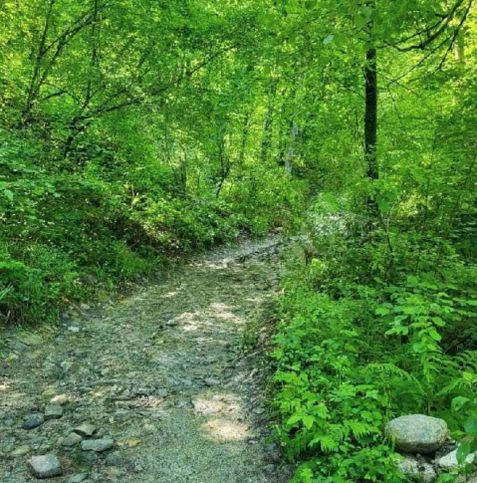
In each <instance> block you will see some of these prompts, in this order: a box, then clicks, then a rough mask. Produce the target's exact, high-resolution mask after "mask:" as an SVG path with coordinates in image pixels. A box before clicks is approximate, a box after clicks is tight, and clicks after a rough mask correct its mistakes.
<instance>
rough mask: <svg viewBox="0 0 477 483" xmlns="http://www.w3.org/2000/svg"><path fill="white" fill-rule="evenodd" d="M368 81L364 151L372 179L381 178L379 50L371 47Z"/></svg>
mask: <svg viewBox="0 0 477 483" xmlns="http://www.w3.org/2000/svg"><path fill="white" fill-rule="evenodd" d="M364 77H365V83H366V92H365V99H366V101H365V102H366V106H365V107H366V109H365V122H364V153H365V159H366V163H367V175H368V177H369V178H370V179H372V180H376V179H378V178H379V167H378V157H377V139H378V72H377V52H376V48H374V47H371V48H369V49H368V51H367V52H366V66H365V69H364Z"/></svg>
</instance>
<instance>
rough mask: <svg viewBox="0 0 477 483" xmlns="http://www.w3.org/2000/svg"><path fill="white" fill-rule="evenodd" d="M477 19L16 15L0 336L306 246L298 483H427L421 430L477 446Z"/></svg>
mask: <svg viewBox="0 0 477 483" xmlns="http://www.w3.org/2000/svg"><path fill="white" fill-rule="evenodd" d="M139 3H140V5H139ZM474 3H475V2H474V1H473V0H399V1H396V0H394V1H392V0H379V1H378V0H365V1H363V2H356V1H352V0H307V1H304V0H303V1H302V0H281V1H273V0H264V1H257V0H245V1H241V2H235V1H219V0H187V1H185V0H180V1H179V0H168V1H156V0H143V1H141V2H133V1H132V0H118V1H114V2H108V1H106V0H79V1H78V0H76V1H72V0H47V1H43V0H42V1H40V0H32V1H30V2H20V3H19V2H16V1H14V0H5V1H4V2H3V6H2V10H1V12H0V25H1V29H0V84H1V86H2V89H1V91H0V217H1V224H0V321H1V322H2V323H26V322H41V321H47V320H50V321H51V320H55V319H56V318H57V316H58V313H59V311H60V310H61V307H63V306H65V304H67V303H71V302H74V301H78V300H81V299H84V298H86V297H93V296H96V295H100V294H101V293H105V292H108V291H111V290H112V289H113V288H114V287H115V286H117V285H118V284H120V283H122V282H124V281H126V280H131V279H135V278H137V277H140V276H144V275H149V274H152V273H153V272H154V271H155V270H157V269H158V268H160V266H161V263H163V261H164V260H165V259H166V257H168V256H170V255H174V256H180V255H182V254H184V253H185V252H187V251H191V250H194V249H200V248H203V247H207V246H210V245H212V244H214V243H220V242H223V241H226V240H231V239H234V238H235V237H237V235H239V234H241V233H247V234H251V235H263V234H265V233H267V232H269V231H270V230H271V229H273V228H277V227H285V228H286V229H289V230H290V231H294V230H296V228H297V227H299V226H303V227H305V228H304V232H305V238H306V240H307V241H306V242H304V244H305V245H306V246H305V248H304V256H294V257H290V260H289V262H288V263H289V265H291V270H290V274H289V276H288V278H287V280H285V281H284V295H283V297H282V298H281V300H280V301H279V309H278V315H279V319H280V321H279V323H278V325H277V329H276V331H277V333H276V336H275V339H274V341H275V344H274V352H273V359H274V363H275V366H276V373H275V376H274V383H275V389H276V391H275V400H274V402H273V403H274V407H275V408H276V412H277V436H278V438H279V439H280V441H281V443H282V445H283V448H284V452H285V454H286V455H287V457H288V458H289V460H291V461H293V462H297V463H298V469H297V471H296V473H295V476H294V481H296V482H315V481H333V482H341V481H343V482H346V481H351V482H358V481H389V482H394V481H396V482H398V481H404V477H403V476H402V475H400V474H399V473H398V472H397V470H396V461H397V458H398V457H397V455H396V454H395V453H394V452H393V449H392V448H391V446H390V445H389V443H388V442H387V441H385V439H384V438H383V425H384V424H385V422H386V421H387V420H389V419H390V418H391V417H393V416H395V415H400V414H404V413H417V412H420V413H426V414H432V415H437V416H441V417H444V418H445V419H446V421H447V422H448V423H449V425H450V426H451V429H452V431H453V434H454V435H455V436H456V437H458V438H459V439H462V438H464V437H465V438H466V439H465V441H466V443H465V444H463V445H462V449H461V451H460V456H462V457H464V456H465V453H467V452H470V451H474V450H475V449H477V437H476V434H477V430H476V429H475V427H476V421H477V398H476V397H475V386H476V383H477V351H476V350H475V347H476V344H477V329H476V325H475V318H476V315H477V308H476V307H477V302H476V299H477V293H476V288H475V281H476V270H477V267H476V264H475V256H476V252H475V242H476V236H475V235H476V232H475V222H476V199H475V183H476V160H477V144H476V139H477V42H476V33H477V20H476V17H475V8H474ZM446 478H447V477H444V476H442V477H441V481H452V478H453V476H452V475H450V476H449V478H450V480H449V479H447V480H446Z"/></svg>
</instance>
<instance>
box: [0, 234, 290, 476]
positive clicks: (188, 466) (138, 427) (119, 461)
mask: <svg viewBox="0 0 477 483" xmlns="http://www.w3.org/2000/svg"><path fill="white" fill-rule="evenodd" d="M277 251H278V245H277V243H276V241H275V240H273V239H269V240H265V241H262V242H260V243H255V244H252V243H250V242H248V243H245V244H243V245H240V246H237V247H234V248H223V249H220V250H216V251H212V252H209V253H208V254H206V255H204V256H201V257H197V258H195V259H194V260H192V261H191V262H189V263H188V264H187V265H185V266H183V267H182V268H180V269H178V270H177V271H175V272H174V273H171V274H169V275H168V276H167V279H166V280H165V281H164V282H163V283H161V284H159V285H156V286H153V287H149V288H147V289H144V290H141V291H140V292H139V293H136V294H134V295H133V296H131V297H127V298H125V299H123V300H120V301H118V302H116V303H115V304H111V305H110V306H108V307H105V308H102V309H95V308H88V307H87V306H83V307H82V312H83V314H82V316H81V317H74V318H72V319H70V320H68V321H67V322H66V323H65V324H64V325H62V326H61V327H60V328H59V329H57V330H55V331H53V330H52V331H51V332H50V333H48V332H42V333H33V334H32V333H27V332H16V333H14V334H13V333H12V332H10V333H3V334H1V335H2V336H3V337H5V338H6V341H7V345H6V347H7V349H6V350H5V351H4V358H3V359H0V456H1V458H0V482H2V483H10V482H12V483H13V482H15V483H20V482H24V481H36V479H35V478H34V477H33V476H31V470H30V469H29V467H28V460H29V459H30V458H31V457H32V456H38V455H44V454H51V455H54V456H56V457H57V459H56V458H52V459H50V460H51V461H53V462H55V461H56V463H58V462H59V464H60V465H61V471H62V475H61V476H57V477H52V478H51V479H50V480H49V481H57V482H75V481H76V482H79V481H86V482H89V481H100V482H105V481H108V482H109V481H112V482H116V481H119V482H133V481H134V482H139V481H140V482H158V483H183V482H194V483H234V482H237V483H239V482H240V483H247V482H250V483H262V482H263V483H266V482H273V483H279V482H282V481H283V482H284V481H287V478H286V476H285V474H283V472H282V471H281V469H280V468H279V466H278V465H277V463H276V461H277V459H278V454H277V451H276V448H275V447H274V446H273V444H270V443H269V442H267V439H266V421H265V412H264V408H263V405H262V398H261V395H260V391H259V382H258V381H259V379H260V371H259V370H258V369H257V364H258V361H259V358H258V356H257V355H256V354H250V353H249V352H246V351H244V350H243V341H244V333H245V330H246V328H247V324H249V323H251V322H253V321H254V320H256V319H257V317H258V316H259V314H260V312H261V311H262V310H263V309H264V308H265V307H267V304H268V303H269V302H270V300H271V298H272V297H273V296H274V294H275V290H276V289H277V278H278V273H277V272H278V266H279V264H278V256H277ZM45 414H46V418H45ZM43 418H45V421H44V422H42V419H43ZM38 423H39V425H38V426H37V427H35V428H33V429H23V428H22V425H25V426H31V425H33V426H35V425H36V424H38ZM84 423H88V424H89V425H91V426H92V427H91V428H89V431H90V432H91V431H92V432H93V433H92V434H91V435H88V434H87V433H88V431H84V429H85V428H83V430H82V429H81V428H80V429H76V432H75V428H77V427H78V426H80V425H81V424H84ZM81 440H82V441H81ZM98 440H99V442H98ZM111 440H112V441H113V446H112V447H110V446H111ZM85 442H87V443H86V444H85ZM68 445H70V446H68ZM88 448H89V449H88ZM91 448H98V451H94V450H91ZM103 449H104V450H103ZM100 450H102V451H100ZM50 460H49V461H48V463H49V462H50ZM274 461H275V463H274ZM53 472H54V471H53Z"/></svg>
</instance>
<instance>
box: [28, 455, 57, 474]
mask: <svg viewBox="0 0 477 483" xmlns="http://www.w3.org/2000/svg"><path fill="white" fill-rule="evenodd" d="M28 464H29V465H30V468H31V471H32V473H33V475H34V476H36V477H37V478H51V477H53V476H59V475H61V473H62V470H61V464H60V461H59V459H58V458H57V457H56V456H55V455H53V454H47V455H43V456H32V457H31V458H30V459H29V460H28Z"/></svg>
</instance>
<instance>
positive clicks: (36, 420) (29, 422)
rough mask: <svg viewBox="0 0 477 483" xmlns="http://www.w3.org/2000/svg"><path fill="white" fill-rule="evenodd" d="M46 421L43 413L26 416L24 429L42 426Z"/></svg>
mask: <svg viewBox="0 0 477 483" xmlns="http://www.w3.org/2000/svg"><path fill="white" fill-rule="evenodd" d="M44 422H45V418H44V417H43V414H30V415H29V416H27V417H26V418H25V420H24V421H23V424H22V428H23V429H34V428H37V427H38V426H41V425H42V424H43V423H44Z"/></svg>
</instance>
